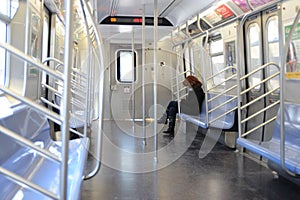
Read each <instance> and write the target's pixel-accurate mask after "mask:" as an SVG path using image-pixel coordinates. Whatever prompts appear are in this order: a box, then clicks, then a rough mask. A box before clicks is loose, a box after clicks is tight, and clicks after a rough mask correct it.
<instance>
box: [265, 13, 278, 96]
mask: <svg viewBox="0 0 300 200" xmlns="http://www.w3.org/2000/svg"><path fill="white" fill-rule="evenodd" d="M267 33H268V34H267V36H268V38H267V42H268V45H267V47H268V49H267V51H268V57H267V59H268V60H267V62H274V63H279V62H280V60H279V30H278V17H277V16H274V17H271V18H269V20H268V21H267ZM276 72H278V69H277V68H276V67H275V66H270V67H268V70H267V75H268V76H271V75H272V74H274V73H276ZM277 87H279V76H277V77H275V78H272V79H271V80H270V81H269V82H268V89H269V90H272V89H274V88H277ZM278 92H279V91H278Z"/></svg>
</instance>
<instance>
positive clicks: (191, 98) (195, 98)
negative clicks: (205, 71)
mask: <svg viewBox="0 0 300 200" xmlns="http://www.w3.org/2000/svg"><path fill="white" fill-rule="evenodd" d="M204 98H205V94H204V91H203V90H202V88H201V86H200V85H196V86H194V87H193V90H192V91H189V93H188V95H187V96H186V99H184V100H182V101H181V102H180V109H181V112H182V113H185V114H189V115H199V114H200V112H201V106H202V102H203V100H204Z"/></svg>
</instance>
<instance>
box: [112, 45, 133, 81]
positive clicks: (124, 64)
mask: <svg viewBox="0 0 300 200" xmlns="http://www.w3.org/2000/svg"><path fill="white" fill-rule="evenodd" d="M116 60H117V80H118V81H119V82H123V83H130V82H133V81H136V63H137V56H136V52H134V59H133V58H132V51H131V50H119V51H118V52H117V59H116ZM133 76H134V77H133Z"/></svg>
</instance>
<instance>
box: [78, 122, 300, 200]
mask: <svg viewBox="0 0 300 200" xmlns="http://www.w3.org/2000/svg"><path fill="white" fill-rule="evenodd" d="M152 125H153V124H152ZM152 125H151V124H148V125H147V127H146V128H145V132H146V134H149V136H148V139H147V141H146V145H144V142H143V139H142V138H143V137H142V136H143V134H142V133H143V129H142V128H141V126H140V124H139V123H135V125H134V126H133V123H132V122H130V121H122V122H119V121H105V122H104V124H103V133H104V137H103V144H104V145H103V151H102V155H103V156H102V159H103V162H102V166H101V169H100V171H99V173H98V174H97V175H96V176H95V177H93V178H92V179H90V180H86V181H84V182H83V185H82V192H81V199H82V200H98V199H105V200H110V199H121V200H123V199H124V200H135V199H136V200H140V199H142V200H152V199H154V200H155V199H157V200H158V199H159V200H164V199H167V200H169V199H170V200H185V199H188V200H194V199H196V200H198V199H200V200H202V199H204V200H206V199H208V200H211V199H213V200H214V199H218V200H219V199H222V200H226V199H230V200H234V199H239V200H240V199H251V200H253V199H256V200H258V199H272V200H276V199H278V200H281V199H289V200H291V199H300V186H297V185H295V184H294V183H291V182H289V181H287V180H286V179H284V178H282V177H279V178H277V179H276V178H274V175H273V173H272V171H271V170H270V169H268V168H266V167H265V166H263V165H261V164H259V163H258V161H255V160H253V159H250V158H249V157H248V156H245V155H243V154H241V153H239V152H237V151H235V150H232V149H229V148H228V147H226V146H224V145H222V144H220V143H216V144H215V145H214V142H212V143H210V144H213V148H212V150H211V151H209V152H208V154H207V155H206V156H205V155H204V156H199V150H200V147H201V146H202V145H203V144H204V143H205V142H207V141H206V140H205V135H204V134H202V133H200V132H199V131H198V132H197V131H196V127H194V128H189V127H190V126H188V129H187V131H185V130H186V124H185V123H184V122H180V123H179V122H177V124H176V125H177V126H176V127H177V128H176V130H177V131H176V136H175V137H174V138H172V137H169V136H165V135H163V134H162V130H163V129H165V128H167V125H165V126H163V125H158V126H157V130H158V131H157V132H158V134H157V140H156V139H155V138H154V137H153V126H152ZM93 127H97V126H96V125H95V126H93ZM133 127H134V128H133ZM92 131H97V130H96V128H93V130H92ZM151 132H152V133H151ZM151 134H152V136H151ZM155 143H156V146H158V148H157V151H156V152H157V154H156V155H157V157H156V158H157V162H156V160H155V159H154V157H155V154H154V153H153V152H154V151H153V149H154V146H155ZM93 148H95V144H94V143H92V144H91V148H90V149H93ZM92 151H93V150H92ZM92 151H91V153H90V156H89V159H88V164H87V171H89V170H92V169H93V166H94V164H95V163H94V159H93V158H92V157H93V154H94V153H92Z"/></svg>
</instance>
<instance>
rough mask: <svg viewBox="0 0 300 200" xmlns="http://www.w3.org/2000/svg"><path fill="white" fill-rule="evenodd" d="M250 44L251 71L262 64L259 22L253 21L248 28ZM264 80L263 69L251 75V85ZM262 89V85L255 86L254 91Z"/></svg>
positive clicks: (249, 64)
mask: <svg viewBox="0 0 300 200" xmlns="http://www.w3.org/2000/svg"><path fill="white" fill-rule="evenodd" d="M248 34H249V37H248V41H247V42H248V46H249V49H250V51H249V52H248V57H249V59H248V66H249V70H250V71H249V72H251V71H253V70H255V69H256V68H258V67H260V66H261V65H262V58H261V37H260V29H259V26H258V24H257V23H252V24H250V25H249V28H248ZM261 80H262V71H261V70H260V71H258V72H256V73H255V74H253V75H251V76H250V77H249V84H250V87H251V86H253V85H255V84H257V83H259V82H261ZM260 89H261V85H257V86H255V88H254V90H253V91H259V90H260Z"/></svg>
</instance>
